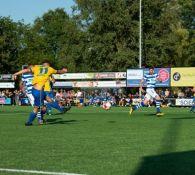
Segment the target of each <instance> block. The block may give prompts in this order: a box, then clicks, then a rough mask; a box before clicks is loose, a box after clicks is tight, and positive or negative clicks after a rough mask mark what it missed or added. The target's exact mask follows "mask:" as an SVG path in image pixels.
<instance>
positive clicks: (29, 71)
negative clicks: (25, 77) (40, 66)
mask: <svg viewBox="0 0 195 175" xmlns="http://www.w3.org/2000/svg"><path fill="white" fill-rule="evenodd" d="M31 72H32V71H31V69H30V68H28V69H23V70H20V71H18V72H16V73H15V74H13V78H14V79H16V78H17V76H18V75H22V74H25V73H31Z"/></svg>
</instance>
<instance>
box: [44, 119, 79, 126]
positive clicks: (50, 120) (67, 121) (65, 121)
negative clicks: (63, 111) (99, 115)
mask: <svg viewBox="0 0 195 175" xmlns="http://www.w3.org/2000/svg"><path fill="white" fill-rule="evenodd" d="M77 122H79V121H78V120H59V118H58V119H57V120H55V119H53V120H52V119H49V121H48V120H47V124H48V125H55V124H76V123H77Z"/></svg>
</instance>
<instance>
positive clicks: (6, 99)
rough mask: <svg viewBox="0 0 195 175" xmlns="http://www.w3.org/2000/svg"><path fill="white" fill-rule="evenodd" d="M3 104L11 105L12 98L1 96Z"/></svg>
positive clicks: (0, 102) (0, 99)
mask: <svg viewBox="0 0 195 175" xmlns="http://www.w3.org/2000/svg"><path fill="white" fill-rule="evenodd" d="M0 104H1V105H11V98H4V97H3V98H0Z"/></svg>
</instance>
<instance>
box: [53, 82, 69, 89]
mask: <svg viewBox="0 0 195 175" xmlns="http://www.w3.org/2000/svg"><path fill="white" fill-rule="evenodd" d="M53 86H54V87H69V88H72V87H73V83H72V82H63V81H56V82H55V83H54V84H53Z"/></svg>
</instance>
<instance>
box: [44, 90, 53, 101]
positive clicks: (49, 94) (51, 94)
mask: <svg viewBox="0 0 195 175" xmlns="http://www.w3.org/2000/svg"><path fill="white" fill-rule="evenodd" d="M45 95H46V96H47V97H49V98H51V99H54V93H53V92H52V91H45Z"/></svg>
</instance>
